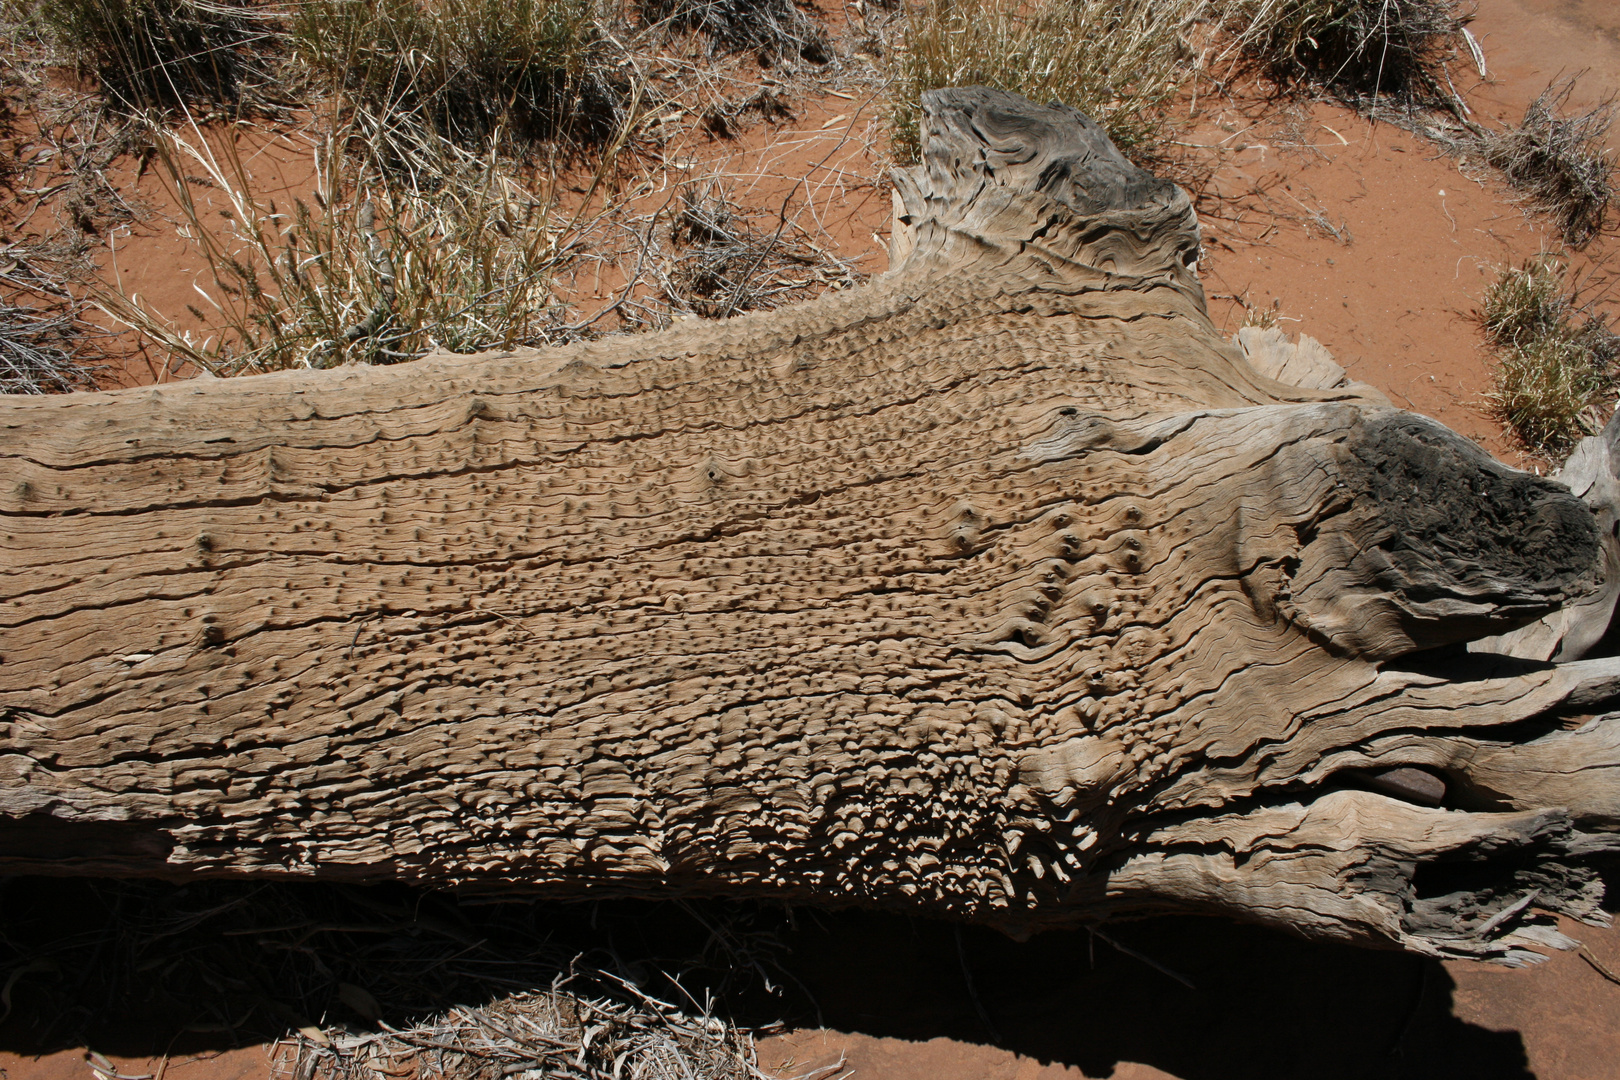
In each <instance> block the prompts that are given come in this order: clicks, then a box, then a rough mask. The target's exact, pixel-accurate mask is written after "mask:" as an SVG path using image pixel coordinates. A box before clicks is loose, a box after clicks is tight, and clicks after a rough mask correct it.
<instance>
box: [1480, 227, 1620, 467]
mask: <svg viewBox="0 0 1620 1080" xmlns="http://www.w3.org/2000/svg"><path fill="white" fill-rule="evenodd" d="M1480 314H1481V322H1482V323H1483V324H1484V328H1485V336H1486V338H1487V340H1489V341H1490V343H1491V344H1492V345H1493V346H1494V347H1495V348H1496V350H1497V353H1498V357H1499V360H1498V363H1497V365H1496V369H1495V371H1494V372H1493V373H1492V383H1493V386H1492V390H1491V393H1490V395H1489V400H1490V403H1491V406H1492V409H1493V411H1494V412H1495V414H1496V415H1497V417H1498V418H1499V419H1500V420H1501V421H1502V422H1503V423H1505V424H1506V425H1507V426H1508V428H1509V429H1510V430H1512V431H1513V433H1514V435H1515V436H1516V437H1517V438H1518V439H1519V440H1520V441H1521V442H1522V443H1523V444H1524V445H1525V446H1526V447H1527V448H1528V449H1530V450H1532V451H1534V452H1536V453H1538V454H1541V455H1543V456H1544V457H1547V458H1549V459H1557V458H1559V457H1562V456H1563V455H1565V454H1567V453H1568V452H1569V451H1570V449H1572V448H1573V447H1574V445H1575V443H1576V442H1577V441H1578V440H1579V439H1580V438H1581V437H1582V436H1583V435H1589V434H1592V432H1593V431H1595V430H1596V429H1597V428H1598V427H1599V426H1601V425H1602V423H1603V421H1604V420H1605V419H1607V417H1606V416H1605V415H1603V413H1604V410H1605V407H1612V405H1613V400H1612V399H1613V397H1614V391H1615V387H1616V379H1617V375H1620V372H1617V370H1616V363H1617V362H1620V335H1616V334H1615V333H1614V332H1613V331H1612V330H1610V329H1609V327H1608V324H1607V321H1606V320H1605V319H1604V317H1603V316H1601V315H1599V314H1596V313H1594V312H1592V311H1591V310H1590V309H1589V308H1583V307H1581V306H1579V305H1578V304H1577V302H1576V299H1575V297H1574V296H1573V295H1571V294H1570V293H1569V291H1568V289H1567V287H1566V281H1565V268H1564V266H1563V264H1562V263H1560V262H1559V261H1558V260H1556V259H1553V258H1550V257H1547V256H1542V257H1540V258H1537V259H1532V260H1530V261H1529V262H1527V263H1525V264H1524V265H1523V266H1519V267H1508V268H1506V269H1505V270H1503V272H1502V275H1501V277H1500V278H1498V280H1497V281H1496V283H1495V284H1493V285H1492V286H1491V287H1490V289H1489V290H1487V291H1486V294H1485V300H1484V303H1483V305H1482V308H1481V312H1480ZM1577 320H1579V321H1577Z"/></svg>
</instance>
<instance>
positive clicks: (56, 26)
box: [38, 0, 279, 109]
mask: <svg viewBox="0 0 1620 1080" xmlns="http://www.w3.org/2000/svg"><path fill="white" fill-rule="evenodd" d="M38 17H39V21H40V24H41V26H42V28H43V29H44V31H45V33H46V35H47V36H48V37H49V38H51V39H53V40H54V41H55V42H56V43H57V45H58V46H59V47H60V48H62V49H64V50H65V52H66V53H67V55H68V56H69V57H70V58H71V59H72V61H73V62H74V63H75V64H76V65H77V66H78V67H79V68H80V69H81V70H82V71H85V72H86V73H89V74H93V75H95V77H96V78H97V79H98V80H99V81H100V84H101V88H102V90H103V92H104V93H106V94H107V95H108V96H109V97H110V98H112V99H113V100H114V101H115V102H117V103H118V104H119V105H122V106H123V107H124V108H127V109H145V108H152V107H158V106H167V105H176V104H182V103H204V104H216V103H241V102H243V101H244V100H245V99H247V98H248V97H249V96H251V95H252V94H253V93H255V92H257V91H259V90H262V89H263V88H264V87H266V86H267V85H269V84H270V83H271V82H272V81H273V76H272V74H271V71H270V68H269V65H268V63H267V61H266V59H265V58H266V56H267V55H268V54H272V53H274V52H275V51H276V47H277V43H278V41H279V21H278V19H277V17H276V16H274V15H271V14H267V13H266V12H265V11H263V10H261V9H260V8H259V7H258V5H256V4H254V3H253V2H252V0H43V2H42V3H41V4H40V5H39V9H38Z"/></svg>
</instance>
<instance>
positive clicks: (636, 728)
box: [0, 89, 1620, 963]
mask: <svg viewBox="0 0 1620 1080" xmlns="http://www.w3.org/2000/svg"><path fill="white" fill-rule="evenodd" d="M925 106H926V110H925V111H926V131H925V134H926V147H927V153H926V157H925V161H924V164H923V165H922V166H920V167H919V168H917V169H915V170H912V171H909V172H907V173H904V174H902V175H901V176H900V177H899V178H898V180H897V185H896V187H897V191H898V193H899V201H900V221H899V223H898V229H897V234H898V235H897V240H896V243H895V251H896V254H897V256H898V257H899V260H900V261H899V263H898V265H897V266H896V268H895V269H894V270H893V271H892V272H891V273H889V274H887V275H885V276H884V277H882V278H880V279H878V280H876V281H874V282H873V283H872V284H871V285H870V286H868V287H866V288H864V289H860V290H854V291H852V292H849V293H846V294H839V295H836V296H831V297H828V298H825V299H822V300H819V301H816V302H813V303H810V304H806V305H804V306H802V307H797V308H793V309H789V310H783V311H778V312H772V313H770V314H765V315H752V316H745V317H742V318H738V319H734V320H731V321H729V322H725V323H722V324H705V325H683V326H681V327H679V328H677V329H674V330H671V331H669V332H666V333H661V334H653V335H647V336H643V337H629V338H619V339H613V340H606V341H601V342H596V343H592V344H586V345H580V346H576V347H571V348H567V349H558V350H542V351H523V352H515V353H510V354H499V355H484V356H479V357H461V356H441V357H434V358H429V359H426V360H423V361H421V362H419V363H416V364H413V365H409V366H405V367H399V368H377V369H344V370H336V371H306V372H289V373H284V374H279V375H270V376H263V377H259V378H253V379H241V380H234V381H212V380H211V381H199V382H193V383H187V384H180V385H172V386H164V387H157V388H149V389H141V390H130V391H121V392H116V393H108V394H97V395H73V396H67V397H60V398H51V399H27V400H12V401H7V402H5V403H4V404H3V405H0V460H3V461H4V462H5V465H4V483H3V485H0V515H3V516H0V558H3V560H4V562H3V567H4V577H3V579H0V870H3V871H5V872H43V873H99V874H107V873H112V874H161V875H167V876H174V877H184V876H187V875H282V876H288V875H291V876H316V877H325V878H331V879H337V880H348V881H370V880H379V879H398V880H405V881H412V882H420V883H427V884H435V885H473V886H477V887H483V888H499V887H529V888H536V889H539V890H541V891H544V892H548V893H551V894H554V895H570V896H580V895H642V896H670V895H694V894H724V895H732V896H755V897H771V898H777V899H782V900H788V901H795V902H805V903H820V904H865V905H878V906H885V907H890V908H902V909H907V910H913V911H918V912H933V913H938V914H943V915H949V916H953V917H959V918H968V919H976V920H981V921H985V922H989V923H993V924H995V925H999V926H1002V927H1004V928H1006V929H1007V930H1009V931H1010V932H1015V933H1023V932H1028V931H1031V930H1035V929H1039V928H1041V927H1044V926H1051V925H1059V924H1063V923H1072V922H1075V921H1082V920H1091V919H1098V918H1103V917H1108V916H1114V915H1125V914H1137V913H1144V912H1150V911H1163V910H1195V911H1213V912H1221V913H1226V914H1230V915H1235V916H1238V917H1241V918H1247V919H1253V920H1258V921H1260V922H1264V923H1267V924H1270V925H1274V926H1279V927H1284V928H1287V929H1290V930H1293V931H1295V932H1298V933H1302V934H1307V935H1310V936H1314V937H1318V938H1328V939H1334V940H1343V941H1351V942H1358V943H1363V944H1374V945H1385V946H1398V947H1404V948H1408V949H1411V950H1414V951H1417V952H1421V953H1425V954H1429V955H1444V956H1473V957H1481V958H1487V959H1495V960H1499V961H1502V962H1506V963H1523V962H1525V961H1526V960H1528V959H1531V958H1533V957H1534V956H1535V955H1537V954H1536V953H1535V952H1534V948H1535V947H1537V946H1543V945H1547V944H1559V943H1561V939H1560V938H1558V937H1557V936H1556V934H1555V933H1554V932H1553V931H1551V930H1550V929H1549V923H1548V918H1549V913H1564V914H1568V915H1572V916H1575V917H1578V918H1586V919H1600V918H1601V917H1602V916H1601V913H1600V911H1599V909H1598V906H1597V904H1598V899H1599V888H1600V887H1599V884H1598V880H1597V878H1596V876H1595V875H1594V873H1593V872H1592V871H1591V870H1590V869H1589V868H1588V867H1587V865H1586V861H1587V859H1588V858H1589V857H1590V856H1591V855H1592V854H1593V853H1594V852H1598V851H1601V850H1606V849H1609V848H1611V847H1613V846H1614V844H1613V841H1612V839H1611V836H1612V833H1611V832H1609V831H1608V830H1613V829H1615V828H1617V827H1620V812H1617V808H1616V805H1615V804H1616V791H1617V790H1620V780H1617V777H1620V752H1617V751H1616V749H1615V747H1616V746H1617V744H1620V721H1612V720H1599V721H1595V722H1593V723H1592V724H1590V725H1587V726H1586V727H1583V728H1581V729H1580V730H1578V731H1566V730H1564V729H1563V725H1562V723H1561V722H1560V720H1559V719H1558V717H1559V715H1560V710H1566V709H1569V708H1572V707H1575V703H1577V702H1578V703H1580V705H1581V707H1589V706H1590V704H1591V702H1592V701H1593V700H1595V699H1597V698H1602V697H1605V696H1606V695H1607V694H1608V690H1606V689H1604V688H1605V687H1608V686H1610V685H1612V684H1613V683H1614V672H1612V671H1610V670H1608V668H1606V667H1605V666H1604V662H1602V661H1590V662H1587V663H1586V665H1585V666H1583V665H1580V664H1571V665H1554V664H1536V663H1526V662H1524V661H1515V660H1509V659H1503V658H1495V659H1491V658H1483V659H1481V658H1475V659H1473V660H1470V659H1469V658H1468V657H1467V656H1466V655H1465V654H1462V652H1461V650H1460V649H1454V648H1449V647H1451V646H1457V645H1460V644H1461V643H1463V642H1467V641H1469V640H1472V639H1476V638H1480V637H1482V636H1486V635H1489V634H1496V633H1501V632H1504V631H1507V630H1511V629H1512V628H1514V627H1517V626H1521V625H1525V624H1527V623H1530V622H1532V621H1534V620H1537V619H1540V618H1542V617H1544V616H1546V615H1547V614H1548V613H1549V612H1554V611H1557V610H1560V609H1561V608H1563V607H1564V606H1565V605H1567V604H1569V603H1571V602H1573V601H1577V600H1578V599H1579V598H1581V597H1584V596H1587V595H1590V594H1591V593H1592V592H1593V590H1594V589H1596V588H1598V587H1599V582H1600V578H1601V575H1602V573H1603V569H1602V567H1603V563H1602V554H1601V545H1600V538H1599V536H1598V531H1597V528H1596V526H1595V524H1594V520H1593V517H1592V514H1591V513H1590V512H1589V511H1588V509H1587V508H1586V506H1585V505H1583V503H1582V502H1581V501H1580V500H1578V499H1576V498H1574V497H1573V496H1572V495H1571V494H1570V493H1569V492H1568V490H1567V489H1565V488H1563V487H1560V486H1559V485H1557V484H1554V483H1551V482H1549V481H1546V480H1541V479H1538V478H1536V477H1533V476H1529V475H1526V474H1523V473H1519V472H1515V471H1513V470H1511V469H1508V468H1506V467H1504V466H1502V465H1500V464H1497V463H1495V462H1493V461H1491V460H1490V459H1489V458H1487V457H1486V456H1485V455H1484V454H1482V453H1481V452H1480V451H1479V450H1478V449H1477V448H1475V447H1474V446H1472V444H1470V443H1468V442H1467V441H1466V440H1463V439H1460V438H1459V437H1457V436H1456V435H1454V434H1452V433H1451V432H1449V431H1447V430H1446V429H1445V428H1443V427H1441V426H1440V425H1438V424H1435V423H1433V422H1432V421H1428V420H1423V419H1421V418H1418V417H1414V416H1410V415H1407V414H1404V413H1400V412H1397V411H1395V410H1393V409H1391V408H1390V407H1389V406H1388V404H1387V402H1385V401H1384V400H1383V399H1382V398H1381V397H1379V396H1378V395H1377V394H1376V392H1374V391H1371V390H1370V389H1369V388H1366V387H1363V386H1359V385H1356V384H1352V383H1346V382H1344V381H1343V380H1342V379H1334V380H1327V379H1322V378H1316V379H1313V380H1309V381H1313V382H1314V383H1315V385H1311V386H1301V385H1298V384H1290V383H1287V382H1283V381H1279V380H1278V379H1276V378H1272V377H1268V376H1267V375H1265V374H1262V373H1261V372H1260V371H1257V370H1256V369H1255V367H1254V366H1252V365H1251V364H1250V363H1248V362H1247V361H1246V360H1245V358H1244V354H1243V352H1242V351H1241V350H1240V349H1239V348H1238V347H1237V346H1235V345H1234V344H1232V343H1231V342H1228V341H1225V340H1223V339H1222V337H1221V336H1220V334H1219V333H1218V332H1217V331H1216V329H1215V327H1214V326H1213V325H1212V324H1211V322H1210V319H1209V317H1208V315H1207V313H1206V311H1205V306H1204V296H1203V292H1202V290H1201V288H1200V286H1199V283H1198V279H1197V276H1196V272H1195V269H1194V267H1195V263H1196V256H1197V251H1198V225H1197V220H1196V218H1195V216H1194V213H1193V210H1192V207H1191V204H1190V203H1189V201H1188V199H1187V196H1186V195H1185V193H1183V192H1182V191H1181V190H1180V189H1178V188H1176V187H1175V186H1174V185H1173V184H1170V183H1169V182H1167V181H1163V180H1159V179H1156V178H1154V177H1152V176H1150V175H1148V174H1147V173H1144V172H1142V171H1140V170H1137V169H1135V168H1134V167H1132V166H1131V165H1129V163H1127V162H1125V160H1124V159H1123V158H1122V157H1120V156H1119V154H1118V153H1117V152H1116V151H1115V150H1114V148H1113V147H1112V146H1111V145H1110V144H1109V143H1108V141H1107V139H1106V137H1105V136H1104V135H1103V134H1102V132H1101V131H1100V129H1098V128H1097V127H1096V125H1094V124H1092V123H1091V122H1090V121H1089V120H1087V119H1085V118H1084V117H1082V116H1080V115H1079V114H1078V113H1075V112H1073V111H1072V110H1067V109H1061V108H1048V107H1042V106H1036V105H1032V104H1030V103H1029V102H1027V101H1024V100H1022V99H1019V98H1014V97H1011V96H1009V95H1005V94H999V93H995V92H991V91H985V90H975V89H969V90H957V91H949V92H941V93H936V94H931V95H928V96H927V97H926V99H925ZM1311 366H1312V369H1313V370H1316V369H1319V368H1320V365H1319V364H1313V365H1311ZM1273 370H1274V371H1275V372H1276V373H1278V374H1285V373H1286V372H1287V371H1288V370H1290V368H1288V367H1287V365H1286V364H1285V365H1283V366H1278V367H1275V368H1274V369H1273ZM1319 373H1320V372H1318V374H1319ZM1436 650H1438V651H1436ZM1459 658H1460V659H1459ZM1594 665H1595V666H1594ZM1398 770H1405V771H1398ZM1425 778H1427V779H1425ZM1436 798H1438V799H1441V800H1443V805H1441V806H1432V805H1420V803H1422V802H1433V801H1434V800H1435V799H1436ZM1454 865H1459V866H1460V865H1467V866H1468V867H1469V868H1470V873H1469V874H1467V875H1463V876H1457V875H1454V874H1452V873H1450V872H1449V871H1448V870H1447V867H1449V866H1454ZM1531 890H1535V891H1536V892H1535V896H1536V899H1535V903H1534V904H1533V905H1521V908H1522V909H1521V908H1515V907H1514V905H1515V904H1519V903H1520V902H1521V901H1522V899H1523V897H1525V896H1526V895H1529V893H1530V892H1531Z"/></svg>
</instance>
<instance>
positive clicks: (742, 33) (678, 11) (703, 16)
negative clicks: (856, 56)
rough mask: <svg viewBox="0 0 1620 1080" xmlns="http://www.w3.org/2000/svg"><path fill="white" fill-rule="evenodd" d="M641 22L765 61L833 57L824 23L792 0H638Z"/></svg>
mask: <svg viewBox="0 0 1620 1080" xmlns="http://www.w3.org/2000/svg"><path fill="white" fill-rule="evenodd" d="M638 7H639V9H640V12H641V17H642V20H643V21H644V22H646V23H647V24H648V25H651V26H662V27H667V28H668V29H671V30H681V31H688V32H695V33H699V34H702V35H704V36H705V37H707V38H708V39H709V41H710V43H711V45H712V46H713V47H714V48H716V49H718V50H721V51H723V52H732V53H744V52H752V53H756V54H758V56H759V57H760V59H761V60H762V61H764V62H767V63H773V62H779V61H783V60H795V59H804V60H807V61H809V62H810V63H812V64H825V63H827V62H829V61H830V60H831V59H832V58H833V47H832V42H831V41H830V40H829V39H828V37H827V31H826V29H825V28H824V27H823V26H822V25H821V24H820V23H819V22H818V21H817V20H816V19H814V18H812V17H810V16H809V15H806V14H805V13H804V12H803V11H801V10H799V6H798V5H797V4H796V3H794V0H639V4H638Z"/></svg>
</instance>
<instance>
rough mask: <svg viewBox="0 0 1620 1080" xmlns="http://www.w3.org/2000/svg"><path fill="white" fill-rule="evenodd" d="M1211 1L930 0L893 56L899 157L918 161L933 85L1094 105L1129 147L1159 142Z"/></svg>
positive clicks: (911, 16)
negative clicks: (1189, 36)
mask: <svg viewBox="0 0 1620 1080" xmlns="http://www.w3.org/2000/svg"><path fill="white" fill-rule="evenodd" d="M1206 8H1207V4H1206V0H923V2H922V3H921V4H919V5H918V6H916V7H913V8H911V9H910V10H909V11H908V12H907V15H906V22H905V26H904V38H903V41H902V43H901V45H900V48H899V49H898V50H897V55H896V56H895V57H894V59H893V61H892V65H893V66H892V72H891V74H892V76H893V81H892V83H891V85H890V105H889V126H890V132H891V140H892V143H893V146H894V150H895V154H896V156H897V157H898V158H899V159H900V160H902V161H914V160H916V158H917V156H918V153H919V152H920V149H921V148H920V145H919V134H918V130H917V123H918V119H919V117H920V115H921V97H922V93H923V91H925V90H937V89H939V88H941V87H946V86H991V87H995V88H997V89H1000V90H1010V91H1012V92H1013V93H1017V94H1022V95H1023V96H1025V97H1027V98H1030V99H1031V100H1033V101H1057V102H1061V103H1063V104H1065V105H1071V106H1073V107H1075V108H1077V109H1079V110H1080V111H1081V112H1084V113H1086V114H1087V115H1088V116H1090V117H1092V118H1093V119H1094V120H1096V121H1097V122H1098V123H1100V124H1102V125H1103V126H1104V127H1105V128H1106V129H1107V131H1108V135H1109V137H1110V138H1111V139H1113V140H1114V143H1115V145H1117V146H1118V147H1119V148H1120V149H1121V150H1129V149H1131V148H1134V147H1141V146H1144V145H1146V144H1148V143H1150V142H1151V141H1152V140H1153V138H1154V136H1155V135H1156V133H1157V131H1158V129H1159V125H1160V122H1161V110H1162V109H1163V107H1164V106H1165V105H1166V104H1167V103H1168V102H1169V101H1170V99H1171V97H1172V96H1173V95H1174V94H1175V92H1176V89H1177V88H1178V87H1179V86H1180V85H1181V83H1182V81H1183V80H1184V79H1185V78H1187V77H1188V76H1189V75H1190V74H1191V69H1190V66H1189V65H1187V64H1186V63H1184V61H1186V60H1187V59H1188V56H1189V47H1188V45H1187V43H1186V40H1185V34H1186V32H1187V30H1188V29H1189V25H1190V24H1191V23H1192V21H1193V20H1194V19H1196V18H1198V17H1199V16H1201V15H1202V14H1204V13H1205V11H1206Z"/></svg>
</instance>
